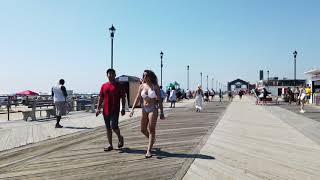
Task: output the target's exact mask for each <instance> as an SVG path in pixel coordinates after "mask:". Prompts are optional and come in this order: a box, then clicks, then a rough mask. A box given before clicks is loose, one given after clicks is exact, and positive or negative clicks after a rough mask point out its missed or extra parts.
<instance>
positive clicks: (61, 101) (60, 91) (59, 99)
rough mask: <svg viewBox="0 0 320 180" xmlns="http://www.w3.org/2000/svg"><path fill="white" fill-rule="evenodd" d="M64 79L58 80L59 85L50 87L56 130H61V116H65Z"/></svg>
mask: <svg viewBox="0 0 320 180" xmlns="http://www.w3.org/2000/svg"><path fill="white" fill-rule="evenodd" d="M64 83H65V81H64V79H60V80H59V84H58V85H56V86H53V87H52V96H53V102H54V105H55V109H56V116H57V123H56V128H62V127H63V126H61V125H60V120H61V116H64V115H66V100H67V96H68V94H67V90H66V87H65V86H64Z"/></svg>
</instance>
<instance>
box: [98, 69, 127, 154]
mask: <svg viewBox="0 0 320 180" xmlns="http://www.w3.org/2000/svg"><path fill="white" fill-rule="evenodd" d="M107 77H108V79H109V82H106V83H104V84H103V85H102V87H101V90H100V96H99V100H98V106H97V110H96V116H98V115H99V114H100V113H101V111H100V107H101V105H102V103H103V104H104V105H103V117H104V122H105V124H106V128H107V137H108V142H109V146H106V147H105V148H104V151H111V150H113V146H112V130H113V132H115V133H116V135H117V136H118V140H119V142H118V148H122V147H123V142H124V141H123V136H121V134H120V129H119V126H118V122H119V121H118V120H119V111H120V98H121V102H122V110H121V115H122V116H123V115H124V114H125V109H124V107H125V101H126V100H125V92H124V89H123V87H121V84H120V83H119V82H117V81H116V79H115V78H116V72H115V70H114V69H108V70H107ZM111 129H112V130H111Z"/></svg>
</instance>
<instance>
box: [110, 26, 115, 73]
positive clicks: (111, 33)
mask: <svg viewBox="0 0 320 180" xmlns="http://www.w3.org/2000/svg"><path fill="white" fill-rule="evenodd" d="M109 31H110V37H111V69H113V38H114V33H115V32H116V28H115V27H114V26H113V24H112V26H111V27H110V28H109Z"/></svg>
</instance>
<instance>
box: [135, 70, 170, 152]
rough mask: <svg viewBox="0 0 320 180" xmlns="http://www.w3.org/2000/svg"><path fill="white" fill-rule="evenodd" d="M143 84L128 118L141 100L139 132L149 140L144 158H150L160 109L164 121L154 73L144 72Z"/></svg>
mask: <svg viewBox="0 0 320 180" xmlns="http://www.w3.org/2000/svg"><path fill="white" fill-rule="evenodd" d="M143 80H144V81H143V83H142V84H141V85H140V86H139V90H138V93H137V96H136V98H135V100H134V103H133V105H132V109H131V112H130V115H129V116H130V117H132V116H133V114H134V108H135V106H136V105H137V103H138V102H139V99H141V98H142V99H143V107H142V115H141V132H142V134H143V135H145V136H146V137H147V138H148V139H149V143H148V148H147V152H146V155H145V158H151V157H152V154H151V149H152V148H153V145H154V142H155V136H156V124H157V119H158V114H159V109H160V119H164V118H165V117H164V113H163V105H162V101H161V97H160V88H159V85H158V79H157V76H156V75H155V73H154V72H153V71H151V70H145V71H144V73H143Z"/></svg>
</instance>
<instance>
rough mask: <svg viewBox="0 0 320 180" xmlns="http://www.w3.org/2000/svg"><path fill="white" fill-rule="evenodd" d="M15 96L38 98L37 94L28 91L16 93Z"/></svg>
mask: <svg viewBox="0 0 320 180" xmlns="http://www.w3.org/2000/svg"><path fill="white" fill-rule="evenodd" d="M16 95H18V96H28V95H29V96H39V94H38V93H36V92H33V91H30V90H26V91H21V92H18V93H16Z"/></svg>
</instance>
